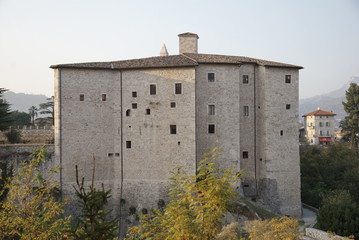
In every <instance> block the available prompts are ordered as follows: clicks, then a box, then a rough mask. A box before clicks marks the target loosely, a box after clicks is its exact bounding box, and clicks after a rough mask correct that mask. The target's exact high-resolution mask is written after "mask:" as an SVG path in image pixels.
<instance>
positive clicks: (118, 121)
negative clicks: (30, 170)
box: [51, 33, 302, 217]
mask: <svg viewBox="0 0 359 240" xmlns="http://www.w3.org/2000/svg"><path fill="white" fill-rule="evenodd" d="M160 55H161V56H158V57H150V58H141V59H132V60H121V61H110V62H91V63H75V64H59V65H53V66H51V68H53V69H54V70H55V142H56V143H55V145H56V148H55V150H56V156H57V158H58V161H59V162H60V164H61V169H62V171H61V188H62V192H63V194H64V196H65V197H67V198H70V199H71V198H72V196H73V192H74V191H73V187H72V185H74V184H75V181H76V179H75V165H78V168H79V174H80V176H84V177H85V179H86V180H87V181H90V180H91V176H92V162H93V161H92V159H93V158H94V159H96V174H95V183H97V184H100V183H104V184H105V186H106V187H109V188H111V189H112V196H113V197H112V200H111V204H112V205H113V209H114V210H113V211H114V213H115V214H117V213H119V209H120V202H121V201H122V202H126V203H127V204H130V206H134V207H136V208H137V209H142V208H146V209H152V208H156V207H157V203H158V202H159V201H163V200H165V201H167V200H168V198H167V191H168V187H169V183H170V180H169V178H170V176H171V175H170V171H171V170H173V169H174V168H175V167H178V166H182V169H183V171H186V172H187V173H188V174H195V173H196V167H197V164H198V160H199V159H200V157H201V155H202V154H204V153H206V152H208V151H209V150H210V148H211V147H212V146H215V145H217V144H218V143H219V144H220V145H221V146H222V147H223V149H224V151H223V154H222V157H221V158H220V159H219V160H218V163H219V165H220V167H221V168H231V167H233V168H235V169H237V170H238V171H240V170H244V178H243V182H242V184H241V186H239V188H241V189H242V190H243V193H244V195H245V196H247V197H249V198H251V199H253V200H254V199H255V200H258V201H262V202H263V203H264V204H265V205H266V206H268V207H269V208H271V209H272V210H273V211H275V212H278V213H280V214H285V215H290V216H294V217H300V216H301V200H300V168H299V142H298V131H297V118H298V80H299V79H298V70H299V69H301V68H302V67H301V66H297V65H291V64H285V63H279V62H273V61H266V60H261V59H255V58H249V57H239V56H227V55H213V54H199V53H198V35H197V34H193V33H184V34H180V35H179V55H168V52H167V49H166V48H165V46H164V47H162V50H161V54H160ZM122 213H123V212H122Z"/></svg>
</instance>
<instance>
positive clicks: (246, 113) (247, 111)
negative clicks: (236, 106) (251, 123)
mask: <svg viewBox="0 0 359 240" xmlns="http://www.w3.org/2000/svg"><path fill="white" fill-rule="evenodd" d="M243 115H244V116H249V106H243Z"/></svg>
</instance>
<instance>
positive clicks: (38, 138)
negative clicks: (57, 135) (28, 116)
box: [0, 126, 54, 144]
mask: <svg viewBox="0 0 359 240" xmlns="http://www.w3.org/2000/svg"><path fill="white" fill-rule="evenodd" d="M16 129H18V130H19V131H20V134H21V139H22V142H23V143H26V144H53V143H54V129H53V127H46V128H37V127H26V126H25V127H21V128H20V127H17V128H16ZM7 143H9V142H8V140H7V138H6V136H5V133H4V132H1V131H0V144H7Z"/></svg>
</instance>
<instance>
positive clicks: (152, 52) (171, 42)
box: [0, 0, 359, 98]
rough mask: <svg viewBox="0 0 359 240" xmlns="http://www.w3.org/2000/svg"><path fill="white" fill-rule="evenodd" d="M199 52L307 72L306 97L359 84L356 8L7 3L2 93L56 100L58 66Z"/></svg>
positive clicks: (227, 1) (288, 1)
mask: <svg viewBox="0 0 359 240" xmlns="http://www.w3.org/2000/svg"><path fill="white" fill-rule="evenodd" d="M184 32H193V33H197V34H198V35H199V43H198V49H199V53H207V54H224V55H235V56H247V57H254V58H261V59H266V60H272V61H278V62H284V63H290V64H295V65H300V66H303V67H304V69H303V70H300V84H299V90H300V91H299V95H300V98H307V97H311V96H315V95H318V94H323V93H328V92H330V91H332V90H335V89H337V88H339V87H341V86H342V85H344V84H345V83H347V82H348V81H349V80H350V78H351V77H352V76H359V0H297V1H294V0H221V1H209V0H206V1H205V0H177V1H171V0H163V1H161V0H127V1H124V0H101V1H100V0H98V1H92V0H85V1H81V0H57V1H53V0H0V87H4V88H7V89H10V90H11V91H13V92H22V93H33V94H45V95H47V96H52V95H53V92H54V90H53V89H54V86H53V70H52V69H50V68H49V66H50V65H52V64H60V63H73V62H95V61H96V62H98V61H115V60H124V59H133V58H144V57H152V56H159V53H160V50H161V47H162V45H163V44H164V43H165V44H166V46H167V49H168V52H169V54H170V55H174V54H178V37H177V35H178V34H179V33H184Z"/></svg>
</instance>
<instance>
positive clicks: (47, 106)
mask: <svg viewBox="0 0 359 240" xmlns="http://www.w3.org/2000/svg"><path fill="white" fill-rule="evenodd" d="M39 107H40V109H39V110H40V114H43V115H44V114H45V115H50V116H48V117H46V118H45V119H47V120H50V121H51V123H52V124H54V97H53V96H52V97H51V98H48V99H47V102H46V103H41V104H40V105H39Z"/></svg>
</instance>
